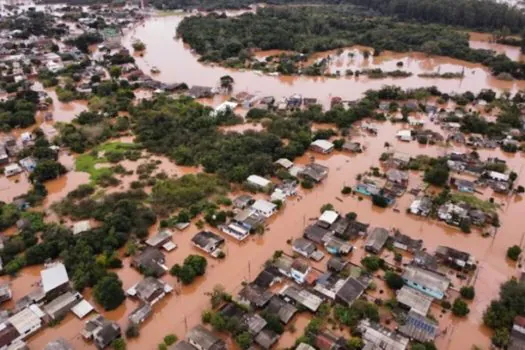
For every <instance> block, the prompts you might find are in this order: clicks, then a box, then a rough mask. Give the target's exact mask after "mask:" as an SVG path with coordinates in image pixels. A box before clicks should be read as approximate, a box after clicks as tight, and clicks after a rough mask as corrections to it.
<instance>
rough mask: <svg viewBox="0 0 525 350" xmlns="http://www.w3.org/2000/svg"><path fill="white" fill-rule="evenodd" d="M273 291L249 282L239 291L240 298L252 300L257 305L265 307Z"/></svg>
mask: <svg viewBox="0 0 525 350" xmlns="http://www.w3.org/2000/svg"><path fill="white" fill-rule="evenodd" d="M272 296H273V293H272V292H271V291H269V290H267V289H263V288H261V287H259V286H258V285H256V284H247V285H246V286H244V288H243V289H241V291H240V292H239V298H241V299H243V300H246V301H248V302H250V303H251V304H253V305H255V306H256V307H264V306H265V305H266V304H268V302H269V301H270V299H271V298H272Z"/></svg>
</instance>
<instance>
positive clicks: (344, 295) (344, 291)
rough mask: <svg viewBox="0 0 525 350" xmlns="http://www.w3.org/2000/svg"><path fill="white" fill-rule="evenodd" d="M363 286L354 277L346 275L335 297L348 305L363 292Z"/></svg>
mask: <svg viewBox="0 0 525 350" xmlns="http://www.w3.org/2000/svg"><path fill="white" fill-rule="evenodd" d="M364 291H365V286H364V285H363V284H362V283H361V282H359V281H358V280H356V279H355V278H354V277H348V279H347V280H346V281H345V283H344V284H343V286H342V287H341V288H340V289H339V290H338V291H337V293H336V298H337V299H338V300H339V301H342V302H345V303H347V304H348V305H350V304H352V303H353V302H354V301H355V300H356V299H357V298H359V297H360V296H361V294H363V292H364Z"/></svg>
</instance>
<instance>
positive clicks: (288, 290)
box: [279, 285, 323, 312]
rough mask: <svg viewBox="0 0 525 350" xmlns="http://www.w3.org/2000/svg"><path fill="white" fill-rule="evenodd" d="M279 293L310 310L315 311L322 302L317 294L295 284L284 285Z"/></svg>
mask: <svg viewBox="0 0 525 350" xmlns="http://www.w3.org/2000/svg"><path fill="white" fill-rule="evenodd" d="M279 294H280V295H281V296H282V297H283V298H290V299H292V300H294V301H295V302H296V303H298V304H300V305H302V306H304V307H306V308H307V309H309V310H310V311H312V312H316V311H317V309H318V308H319V306H321V304H322V303H323V299H321V298H319V297H318V296H317V295H315V294H313V293H310V292H309V291H308V290H306V289H302V288H300V287H298V286H295V285H286V286H284V287H283V289H281V291H280V292H279Z"/></svg>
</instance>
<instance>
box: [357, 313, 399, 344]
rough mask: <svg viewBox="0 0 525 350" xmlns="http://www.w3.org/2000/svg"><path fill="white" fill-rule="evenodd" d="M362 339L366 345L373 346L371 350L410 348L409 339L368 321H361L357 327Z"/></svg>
mask: <svg viewBox="0 0 525 350" xmlns="http://www.w3.org/2000/svg"><path fill="white" fill-rule="evenodd" d="M357 328H358V329H359V331H360V332H361V338H362V339H363V341H364V343H365V344H366V345H368V344H373V345H374V346H375V347H372V348H371V349H381V350H405V349H406V348H407V347H408V343H409V340H408V338H405V337H403V336H402V335H400V334H398V333H396V332H394V331H392V330H390V329H388V328H386V327H383V326H382V325H380V324H379V323H375V322H371V321H369V320H368V319H365V320H361V321H360V322H359V325H358V327H357Z"/></svg>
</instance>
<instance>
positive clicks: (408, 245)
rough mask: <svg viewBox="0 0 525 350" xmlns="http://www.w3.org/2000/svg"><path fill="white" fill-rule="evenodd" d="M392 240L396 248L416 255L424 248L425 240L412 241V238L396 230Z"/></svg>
mask: <svg viewBox="0 0 525 350" xmlns="http://www.w3.org/2000/svg"><path fill="white" fill-rule="evenodd" d="M390 239H391V241H392V244H393V246H394V248H397V249H401V250H405V251H407V252H411V253H415V252H417V251H419V250H421V248H423V240H421V239H412V237H410V236H407V235H404V234H402V233H401V232H399V231H398V230H394V234H393V235H392V236H391V237H390Z"/></svg>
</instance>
